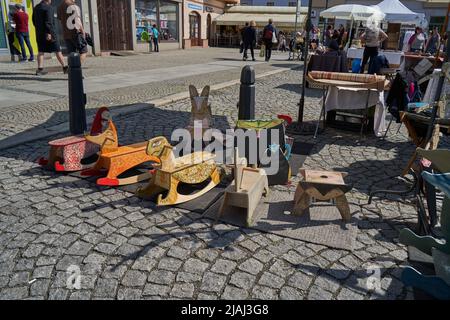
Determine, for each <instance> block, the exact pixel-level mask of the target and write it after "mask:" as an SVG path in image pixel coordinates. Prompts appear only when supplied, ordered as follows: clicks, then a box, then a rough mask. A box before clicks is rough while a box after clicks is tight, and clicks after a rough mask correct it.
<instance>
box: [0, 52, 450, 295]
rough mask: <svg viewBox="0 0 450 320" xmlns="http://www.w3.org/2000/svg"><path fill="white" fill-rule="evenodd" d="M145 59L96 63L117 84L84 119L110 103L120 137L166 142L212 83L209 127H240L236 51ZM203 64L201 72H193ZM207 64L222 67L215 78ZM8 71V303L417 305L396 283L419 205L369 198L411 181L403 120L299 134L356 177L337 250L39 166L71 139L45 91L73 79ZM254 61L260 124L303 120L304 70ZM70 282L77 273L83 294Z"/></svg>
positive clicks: (62, 114) (319, 156) (2, 151)
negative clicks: (362, 131)
mask: <svg viewBox="0 0 450 320" xmlns="http://www.w3.org/2000/svg"><path fill="white" fill-rule="evenodd" d="M150 57H151V56H149V55H147V54H141V55H132V56H129V57H101V58H89V59H88V60H87V64H86V67H85V75H86V79H85V82H86V83H90V82H89V81H90V79H94V80H95V79H97V80H98V79H103V80H104V81H105V87H107V86H109V85H111V86H112V84H111V83H112V82H107V81H112V80H111V79H112V77H113V75H116V76H117V77H118V80H117V79H116V80H115V81H118V82H119V83H118V84H117V86H116V84H114V85H115V86H116V87H114V88H113V87H111V88H110V89H108V90H96V91H90V92H88V103H87V113H88V117H89V118H91V117H92V115H93V113H94V112H95V109H97V108H98V107H99V106H103V105H106V106H109V107H111V109H112V110H114V111H116V113H113V120H114V123H115V124H116V126H117V130H118V135H119V140H120V144H121V145H126V144H130V143H135V142H139V141H146V140H149V139H150V138H152V137H155V136H159V135H164V136H167V137H170V134H171V133H172V131H173V130H174V129H176V128H183V127H185V126H186V125H187V123H188V121H189V113H190V108H191V104H190V100H189V99H188V98H187V97H188V96H186V92H187V89H188V85H189V84H194V85H195V86H196V87H197V88H202V87H203V86H204V85H207V84H209V85H211V86H212V87H213V90H212V92H211V98H210V100H211V108H212V112H213V116H214V126H215V127H217V128H219V129H222V130H224V129H227V128H233V127H234V125H235V122H236V120H237V116H238V113H237V108H236V104H237V102H238V99H239V81H238V79H239V76H240V72H241V68H242V66H244V65H245V63H243V62H242V61H240V57H239V54H238V52H237V50H231V49H218V48H212V49H202V50H196V49H192V50H183V51H173V52H167V53H164V54H161V55H159V56H157V57H153V56H152V58H151V59H150ZM48 63H49V64H50V65H56V62H55V61H48ZM250 64H251V63H250ZM181 66H184V68H185V69H184V70H186V74H178V75H173V76H170V77H168V76H167V75H166V76H167V78H165V79H163V75H164V74H163V73H164V68H172V69H173V68H177V67H181ZM199 66H203V67H204V68H205V71H202V73H195V72H193V70H195V69H196V68H198V67H199ZM213 67H214V68H218V69H217V70H216V71H212V72H207V71H208V69H210V70H214V69H213ZM219 67H220V68H219ZM0 68H1V69H2V71H3V70H5V71H7V72H8V76H2V77H1V78H0V94H1V95H8V94H10V93H12V92H14V93H17V92H19V93H21V94H23V96H26V95H29V98H30V99H31V100H30V101H29V102H27V103H19V102H21V101H19V100H20V99H18V98H16V97H15V96H13V95H12V94H11V97H12V98H11V99H10V100H9V101H12V102H10V105H9V106H0V128H1V129H0V145H1V144H2V143H4V145H5V146H7V147H4V148H0V299H50V300H66V299H76V300H78V299H119V300H123V299H225V300H226V299H234V300H235V299H268V300H276V299H282V300H289V299H295V300H298V299H308V300H329V299H333V300H369V299H389V300H404V299H412V291H411V290H410V289H408V288H406V287H404V286H403V284H402V282H401V281H400V275H401V271H402V268H403V267H404V266H405V265H407V264H408V262H407V250H406V247H405V246H403V245H401V244H399V242H398V235H399V231H400V230H401V229H402V228H405V227H412V228H414V227H415V225H416V223H417V212H416V209H415V203H414V199H412V198H409V197H406V198H401V197H392V196H386V197H385V196H381V197H379V198H378V197H376V198H375V199H374V201H373V203H372V204H371V205H368V204H367V203H368V194H369V192H370V191H371V190H374V189H379V188H383V189H393V190H400V189H404V188H407V187H408V186H409V184H408V182H407V181H405V180H403V179H400V178H398V176H399V174H400V172H401V171H402V170H403V168H404V167H405V166H406V164H407V161H408V159H409V157H410V155H411V154H412V153H413V151H414V149H415V148H414V145H413V143H412V142H411V141H410V140H409V138H408V136H407V132H406V129H405V128H404V127H402V128H401V129H400V131H399V132H398V133H397V129H398V126H399V125H398V124H396V123H394V124H393V125H392V127H391V129H390V132H389V133H388V135H387V137H386V139H385V140H383V139H381V138H378V137H375V136H374V135H373V134H367V135H365V136H364V137H363V139H360V137H359V133H352V132H349V131H339V130H335V129H332V128H326V130H325V131H324V132H323V133H321V134H319V136H318V138H317V139H313V138H312V137H311V136H298V137H297V139H298V140H299V141H302V142H307V143H312V144H314V147H313V149H312V151H311V154H310V155H309V156H308V157H307V158H306V161H305V163H304V168H307V169H318V170H322V169H323V170H336V171H345V172H348V182H349V183H351V184H352V185H353V189H352V191H350V192H349V194H348V199H349V202H350V204H351V205H352V206H354V207H355V208H357V211H358V212H359V214H358V216H357V217H356V220H357V227H358V230H357V236H356V240H355V245H354V249H353V250H351V251H348V250H340V249H333V248H329V247H327V246H324V245H319V244H314V243H309V242H304V241H300V240H295V239H291V238H287V237H282V236H279V235H275V234H272V233H265V232H261V231H258V230H255V229H252V228H251V227H250V228H244V227H237V226H234V225H231V224H225V223H219V224H216V225H213V221H212V220H210V219H207V218H205V217H202V215H201V214H199V213H196V212H191V211H188V210H184V209H180V208H177V207H162V208H160V207H156V206H155V205H154V204H153V203H152V202H150V201H144V200H142V199H140V198H138V197H136V196H135V195H134V194H133V193H130V192H125V191H122V190H119V189H117V188H108V187H100V186H97V185H96V184H95V183H94V182H91V181H89V180H86V179H81V178H77V177H74V176H73V175H64V174H57V173H54V172H50V171H45V170H43V169H42V168H41V167H40V166H39V165H38V164H37V162H36V160H37V159H38V158H39V157H42V156H46V154H47V153H48V141H50V140H53V139H55V138H59V137H64V136H67V135H68V132H67V131H68V119H69V118H68V98H67V93H64V92H59V93H52V92H50V91H51V90H50V89H51V88H52V84H58V85H60V84H61V83H62V84H63V85H62V86H64V85H66V83H67V80H66V77H67V76H65V75H63V74H62V73H50V74H49V75H47V76H44V77H42V78H36V77H35V76H33V75H32V71H30V69H31V68H32V66H31V65H27V64H21V65H20V66H17V65H12V64H8V63H6V62H0ZM19 68H20V69H19ZM254 68H255V71H256V76H257V80H256V113H257V118H260V119H272V118H274V117H276V116H277V115H278V114H289V115H291V116H292V117H293V118H296V117H297V109H298V106H297V104H298V102H299V100H300V94H301V82H302V70H303V64H302V63H300V62H298V61H295V62H293V61H287V54H282V53H275V54H274V59H273V60H272V61H271V63H262V61H259V62H258V61H257V62H256V63H255V64H254ZM143 70H144V71H146V72H148V74H149V75H152V76H154V77H155V76H156V77H158V76H160V77H161V79H162V80H160V81H155V80H145V79H147V78H146V76H147V75H146V74H144V75H141V76H142V79H144V80H142V81H148V82H138V83H133V79H132V76H133V74H136V72H142V71H143ZM18 71H20V72H21V73H20V74H18V75H14V72H18ZM108 79H109V80H108ZM125 80H126V81H125ZM121 81H122V82H123V83H122V84H121V83H120V82H121ZM127 81H128V82H127ZM27 87H29V88H34V89H30V90H27V89H26V88H27ZM39 87H41V88H42V89H41V90H40V91H39V90H38V89H37V88H39ZM321 94H322V93H321V91H320V90H317V89H307V91H306V104H305V119H306V120H307V121H316V120H317V119H318V116H319V112H320V108H321V102H320V98H321ZM35 95H39V96H40V98H42V99H38V100H33V98H35ZM137 103H139V104H141V106H140V107H139V108H138V109H133V108H135V107H134V106H133V105H134V104H137ZM440 146H441V147H443V148H448V147H449V140H448V139H447V138H442V139H441V144H440ZM295 174H296V173H295ZM298 180H299V178H298V177H293V178H292V181H291V184H292V185H295V184H296V183H297V182H298ZM373 268H377V270H379V271H380V272H379V275H380V278H379V284H380V286H379V287H378V288H377V289H376V290H373V289H371V287H370V286H369V285H368V279H369V277H370V276H371V272H370V270H373ZM78 275H79V276H80V277H79V278H77V276H78ZM71 279H80V286H79V287H78V289H77V288H74V287H73V283H72V282H70V281H71Z"/></svg>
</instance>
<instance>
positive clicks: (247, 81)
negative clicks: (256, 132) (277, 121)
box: [238, 66, 256, 120]
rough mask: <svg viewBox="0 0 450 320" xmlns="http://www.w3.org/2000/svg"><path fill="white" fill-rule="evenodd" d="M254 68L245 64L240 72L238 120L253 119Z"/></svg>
mask: <svg viewBox="0 0 450 320" xmlns="http://www.w3.org/2000/svg"><path fill="white" fill-rule="evenodd" d="M255 94H256V88H255V69H253V67H251V66H245V67H244V68H243V69H242V73H241V88H240V92H239V103H238V108H239V120H254V119H255Z"/></svg>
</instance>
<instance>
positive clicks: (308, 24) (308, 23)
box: [298, 0, 312, 123]
mask: <svg viewBox="0 0 450 320" xmlns="http://www.w3.org/2000/svg"><path fill="white" fill-rule="evenodd" d="M311 10H312V0H309V4H308V16H307V20H306V37H305V46H304V47H303V58H304V62H303V84H302V96H301V98H300V103H299V104H298V106H299V108H298V123H302V122H303V114H304V106H305V87H306V73H307V70H306V69H307V68H308V66H307V65H306V64H307V61H308V50H309V33H310V32H311V27H312V23H311Z"/></svg>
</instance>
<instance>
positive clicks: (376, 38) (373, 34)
mask: <svg viewBox="0 0 450 320" xmlns="http://www.w3.org/2000/svg"><path fill="white" fill-rule="evenodd" d="M387 38H388V36H387V34H386V33H385V32H384V31H383V30H381V29H380V28H378V26H377V25H376V23H375V22H374V23H372V24H368V25H367V27H366V30H365V31H364V33H363V34H362V35H361V37H360V40H361V41H362V42H364V43H365V47H364V53H363V60H362V63H361V71H360V72H361V73H364V67H365V66H366V63H367V62H369V59H370V63H372V62H373V61H374V59H375V58H376V57H377V56H378V48H379V47H380V44H381V43H382V42H383V41H384V40H386V39H387ZM369 69H370V65H369Z"/></svg>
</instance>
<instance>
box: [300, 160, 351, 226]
mask: <svg viewBox="0 0 450 320" xmlns="http://www.w3.org/2000/svg"><path fill="white" fill-rule="evenodd" d="M300 174H301V175H302V177H303V180H302V181H300V182H299V184H298V187H297V190H296V191H295V196H294V209H293V214H295V215H302V214H304V213H305V212H306V211H307V209H308V208H309V206H310V205H311V200H312V198H314V199H316V200H320V201H330V200H334V201H335V203H336V206H337V208H338V209H339V212H340V214H341V216H342V219H343V220H344V221H350V219H351V213H350V207H349V205H348V201H347V197H346V196H345V194H346V193H347V192H348V191H350V190H351V189H352V187H351V186H349V185H347V184H345V182H344V177H345V176H347V173H343V172H330V171H316V170H305V169H300Z"/></svg>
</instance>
